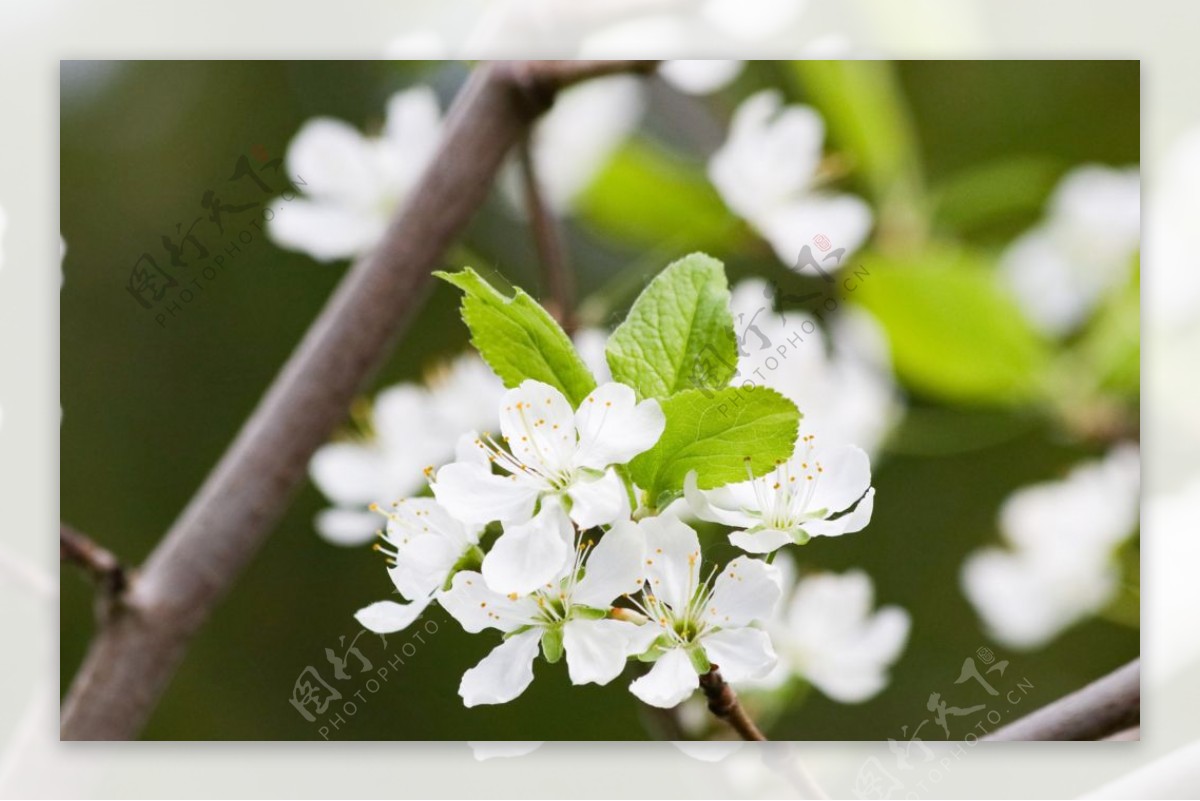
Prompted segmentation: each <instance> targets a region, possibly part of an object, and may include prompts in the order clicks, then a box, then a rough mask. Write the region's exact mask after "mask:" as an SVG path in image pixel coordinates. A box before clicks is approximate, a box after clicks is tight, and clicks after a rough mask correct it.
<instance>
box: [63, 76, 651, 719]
mask: <svg viewBox="0 0 1200 801" xmlns="http://www.w3.org/2000/svg"><path fill="white" fill-rule="evenodd" d="M652 66H653V63H652V62H637V61H537V62H496V63H490V64H486V65H483V66H482V67H480V68H478V69H477V70H476V71H475V72H474V73H473V74H472V76H471V78H470V79H469V81H468V82H467V85H466V86H465V87H464V88H463V90H462V91H461V92H460V93H459V96H458V98H457V99H456V100H455V103H454V105H453V107H452V108H451V110H450V113H449V115H448V117H447V120H446V125H445V130H444V133H443V136H442V140H441V142H440V144H439V147H438V151H437V154H436V155H435V158H434V159H433V161H432V164H431V166H430V167H429V169H427V170H426V172H425V174H424V175H423V176H422V178H421V180H420V182H419V184H418V186H417V187H416V189H415V191H414V192H413V193H412V196H411V197H410V198H409V199H408V201H407V202H406V203H405V204H404V207H403V208H402V209H401V210H400V211H399V212H398V214H397V217H396V218H395V219H394V220H393V221H392V223H391V225H390V226H389V228H388V230H387V232H386V233H385V234H384V237H383V240H382V241H381V242H380V243H379V245H378V246H376V248H375V249H374V250H373V251H372V252H371V253H370V254H368V255H366V256H364V257H363V258H361V259H359V260H358V261H357V262H356V263H355V264H354V265H353V266H352V267H351V269H350V270H349V271H348V272H347V273H346V275H345V277H344V278H343V279H342V282H341V283H340V284H339V285H338V287H337V290H336V291H335V292H334V294H333V296H332V297H331V298H330V299H329V302H328V303H327V304H326V305H325V308H324V309H323V310H322V311H321V314H320V315H319V316H318V317H317V319H316V320H315V321H314V322H313V324H312V326H311V327H310V328H309V330H308V332H307V333H306V334H305V335H304V338H303V339H302V340H301V342H300V344H299V345H298V346H297V348H296V350H295V351H294V352H293V354H292V356H291V358H290V359H289V360H288V362H287V364H285V365H284V367H283V369H282V371H281V372H280V374H279V376H278V377H277V378H276V379H275V381H274V383H272V385H271V387H270V388H269V389H268V390H267V393H266V395H265V396H264V397H263V399H262V401H260V403H259V405H258V408H256V409H255V410H254V413H253V414H252V415H251V416H250V418H249V420H247V421H246V423H245V425H244V426H243V427H242V430H241V431H240V432H239V433H238V435H237V438H236V439H235V440H234V442H233V444H232V445H231V446H230V448H229V449H228V450H227V451H226V453H225V455H224V456H223V457H222V458H221V461H220V462H219V463H218V464H217V465H216V467H215V468H214V469H213V471H212V473H210V474H209V476H208V478H207V480H206V481H205V482H204V484H203V485H202V486H201V487H200V489H199V490H198V491H197V493H196V495H195V496H194V497H193V498H192V500H191V502H190V503H189V504H188V506H187V507H186V508H185V509H184V510H183V513H182V514H181V515H180V517H179V519H178V520H177V521H176V522H175V524H174V525H173V526H172V527H171V529H170V530H169V531H168V532H167V534H166V536H165V537H164V539H163V541H162V542H161V543H159V545H158V547H157V548H155V550H154V551H153V553H151V555H150V557H149V559H148V560H147V562H146V564H145V566H144V569H143V570H142V571H141V572H140V575H139V579H138V581H137V582H136V583H135V584H134V585H132V586H131V587H130V590H129V591H128V592H127V593H126V596H125V607H126V612H127V613H126V614H122V615H119V616H116V617H114V618H112V620H111V621H110V622H109V624H108V625H106V626H105V627H103V628H102V630H101V631H100V633H99V634H98V636H97V637H96V639H95V640H94V641H93V642H92V644H91V647H90V648H89V650H88V654H87V656H86V658H85V660H84V663H83V665H82V667H81V668H80V670H79V673H78V674H77V675H76V677H75V680H74V682H73V683H72V685H71V688H70V691H69V692H68V694H67V697H66V699H65V700H64V701H63V712H62V730H61V736H62V739H64V740H108V739H129V738H132V737H135V736H136V735H137V734H138V732H139V731H140V730H141V729H142V726H143V725H144V724H145V722H146V719H147V718H148V717H149V715H150V713H151V711H152V710H153V709H154V707H155V705H156V704H157V702H158V699H159V697H160V696H161V695H162V692H163V691H164V689H165V688H166V685H167V683H168V681H169V680H170V678H171V675H172V674H173V672H174V670H175V668H176V666H177V665H178V663H179V661H180V660H181V659H182V658H183V655H184V653H185V651H186V649H187V646H188V643H189V641H190V640H191V638H192V636H193V635H194V634H195V633H196V631H197V630H198V629H199V628H200V626H201V625H203V624H204V622H205V621H206V620H207V619H208V617H209V615H210V614H211V612H212V610H213V608H214V607H215V606H216V604H217V603H218V601H219V600H220V599H221V597H222V596H224V594H225V593H226V591H228V589H229V588H230V586H231V585H232V584H233V583H234V581H235V580H236V579H237V577H238V575H239V574H240V573H241V572H242V570H243V569H244V568H245V567H246V565H247V563H249V561H250V560H251V558H252V557H253V556H254V554H255V553H256V552H257V550H258V548H259V547H260V546H261V545H262V543H263V541H264V540H265V539H266V537H267V535H268V534H269V533H270V531H271V529H272V527H273V526H274V525H275V523H276V522H277V521H278V519H279V517H280V516H281V515H282V513H283V511H284V509H285V508H286V505H287V502H288V499H289V498H290V496H291V495H292V493H293V492H294V491H295V490H296V489H297V487H299V486H300V484H301V483H302V482H303V480H304V476H305V466H306V465H307V464H308V460H309V458H310V457H311V456H312V454H313V452H314V451H315V450H316V449H317V448H318V447H319V446H320V445H321V444H322V443H323V442H325V441H326V440H327V438H328V437H329V434H330V432H331V431H332V430H333V429H334V427H335V426H336V425H337V424H338V422H339V421H340V420H341V419H342V418H343V417H344V415H345V413H346V409H347V407H349V405H350V402H351V400H352V399H353V397H354V396H355V394H356V393H357V392H358V391H359V388H360V387H361V385H362V384H363V382H364V381H365V380H366V379H367V378H368V377H369V375H370V374H371V373H372V372H373V370H374V369H375V368H376V367H377V365H378V364H379V362H380V361H382V359H383V357H384V356H385V354H386V353H387V352H388V349H389V347H390V345H391V344H392V343H393V342H394V341H395V339H396V338H397V337H398V336H399V335H400V334H401V333H402V332H403V331H404V329H405V328H406V327H407V325H408V323H409V322H410V321H411V319H412V317H413V315H414V314H415V313H416V311H417V308H418V307H419V305H420V300H421V298H422V297H423V295H424V293H425V291H426V289H427V288H428V284H429V277H430V272H431V271H432V270H433V269H434V268H435V267H436V266H437V265H438V264H439V263H440V261H441V259H442V255H443V254H444V253H445V252H446V249H447V248H448V247H449V246H450V245H451V244H452V243H453V241H454V239H455V238H456V237H457V236H458V234H459V232H460V231H462V230H463V228H464V227H465V226H466V224H467V222H468V221H469V219H470V218H471V216H472V215H473V214H474V213H475V211H476V209H477V208H478V207H479V206H480V205H481V204H482V203H483V201H484V199H485V197H486V195H487V193H488V190H489V187H490V185H491V183H492V180H493V178H494V177H495V174H496V171H497V170H498V169H499V167H500V164H501V162H502V160H503V159H504V156H505V154H506V153H507V152H508V151H509V149H510V148H511V147H512V146H513V145H514V144H515V143H516V142H518V141H520V139H521V137H522V136H524V135H525V134H526V132H527V131H528V129H529V126H530V125H531V123H532V121H533V120H534V119H535V118H536V117H537V115H538V114H540V113H542V112H543V111H545V109H546V108H547V107H548V106H549V104H550V103H551V102H552V101H553V98H554V94H555V92H556V91H557V90H558V89H560V88H562V87H564V86H566V85H568V84H571V83H573V82H576V81H581V80H585V79H587V78H590V77H593V76H598V75H605V74H610V73H614V72H620V71H630V70H635V71H644V70H648V69H650V68H652Z"/></svg>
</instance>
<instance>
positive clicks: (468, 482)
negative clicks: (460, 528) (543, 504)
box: [433, 462, 539, 524]
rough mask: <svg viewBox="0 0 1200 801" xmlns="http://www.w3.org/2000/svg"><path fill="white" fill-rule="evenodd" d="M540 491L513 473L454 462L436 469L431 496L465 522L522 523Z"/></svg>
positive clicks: (530, 511)
mask: <svg viewBox="0 0 1200 801" xmlns="http://www.w3.org/2000/svg"><path fill="white" fill-rule="evenodd" d="M538 494H539V490H538V488H537V487H536V486H533V485H531V484H529V483H528V482H525V481H521V480H519V479H517V478H516V477H513V476H498V475H494V474H493V473H492V472H491V471H490V470H489V469H488V468H487V467H484V466H481V465H479V464H478V463H476V462H455V463H453V464H448V465H446V466H445V467H443V468H442V469H441V470H439V471H438V472H437V480H436V481H434V482H433V495H434V497H435V498H437V500H438V503H440V504H441V505H442V506H444V507H445V508H446V511H447V512H449V513H450V514H451V515H452V516H454V517H455V518H457V519H459V520H461V521H463V522H464V523H467V524H483V523H490V522H491V521H493V520H499V521H501V522H503V523H523V522H525V521H527V520H529V518H530V517H531V516H532V515H533V508H534V506H535V505H536V504H537V499H538Z"/></svg>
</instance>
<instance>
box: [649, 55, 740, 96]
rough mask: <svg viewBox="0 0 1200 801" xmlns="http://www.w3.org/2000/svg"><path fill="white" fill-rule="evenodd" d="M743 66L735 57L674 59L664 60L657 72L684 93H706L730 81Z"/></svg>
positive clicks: (722, 86)
mask: <svg viewBox="0 0 1200 801" xmlns="http://www.w3.org/2000/svg"><path fill="white" fill-rule="evenodd" d="M743 66H745V62H744V61H738V60H735V59H717V58H712V59H675V60H672V61H664V62H663V63H662V65H661V66H660V67H659V68H658V74H659V75H661V76H662V78H663V80H665V81H666V82H667V83H669V84H671V85H672V86H674V87H675V88H676V89H678V90H679V91H681V92H684V93H685V94H689V95H707V94H711V93H713V92H715V91H717V90H718V89H722V88H724V87H726V86H728V85H729V84H730V83H732V82H733V81H734V79H735V78H737V76H738V75H739V74H741V71H742V67H743Z"/></svg>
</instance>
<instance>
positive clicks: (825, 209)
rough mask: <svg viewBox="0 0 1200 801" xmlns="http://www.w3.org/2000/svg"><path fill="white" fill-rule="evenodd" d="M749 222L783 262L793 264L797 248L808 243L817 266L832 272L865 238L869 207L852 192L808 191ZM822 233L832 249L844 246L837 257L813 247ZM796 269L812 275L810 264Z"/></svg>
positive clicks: (843, 263) (798, 249) (868, 230)
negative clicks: (809, 192)
mask: <svg viewBox="0 0 1200 801" xmlns="http://www.w3.org/2000/svg"><path fill="white" fill-rule="evenodd" d="M753 222H755V224H756V226H757V227H758V229H759V232H760V233H761V234H762V235H763V237H764V238H765V239H766V240H767V241H768V242H770V243H771V247H772V248H774V249H775V255H776V256H778V257H779V260H780V261H781V262H783V263H784V264H786V265H788V266H790V267H793V266H795V265H796V263H797V260H798V258H799V256H800V252H801V251H802V250H803V249H804V246H805V245H808V246H809V249H810V252H812V254H813V257H814V258H816V259H817V260H818V261H819V262H820V265H821V269H822V270H824V271H825V272H826V273H832V272H834V271H835V270H838V269H840V268H842V267H845V266H846V264H847V260H848V259H849V257H850V256H851V255H852V253H853V252H854V251H856V250H858V249H859V247H861V246H862V243H863V242H864V241H866V238H867V234H868V233H870V231H871V222H872V215H871V207H870V206H868V205H867V204H866V203H865V202H863V201H862V200H861V199H859V198H857V197H854V196H853V195H810V196H808V197H805V198H804V199H802V200H796V201H792V202H790V203H787V204H786V205H783V206H780V207H778V208H775V209H772V210H771V211H770V213H769V214H767V215H766V216H765V217H763V218H762V219H760V220H755V221H753ZM822 236H823V237H825V238H826V239H828V240H829V242H830V243H832V247H833V248H834V249H844V250H845V252H844V253H843V254H841V259H840V260H838V259H836V258H831V257H830V254H828V253H824V252H822V251H821V250H819V249H818V248H814V247H813V246H814V244H815V243H816V242H817V241H818V240H819V239H820V237H822ZM832 252H833V251H830V253H832ZM800 273H801V274H802V275H808V276H809V277H813V275H814V273H813V271H812V270H811V268H807V269H803V270H801V271H800ZM818 277H819V276H818Z"/></svg>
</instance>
